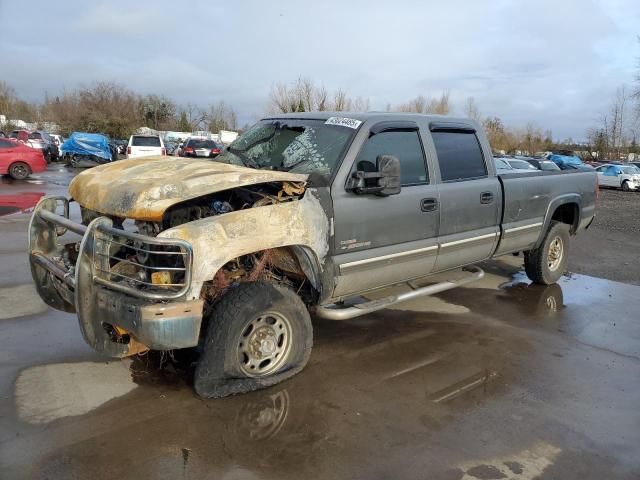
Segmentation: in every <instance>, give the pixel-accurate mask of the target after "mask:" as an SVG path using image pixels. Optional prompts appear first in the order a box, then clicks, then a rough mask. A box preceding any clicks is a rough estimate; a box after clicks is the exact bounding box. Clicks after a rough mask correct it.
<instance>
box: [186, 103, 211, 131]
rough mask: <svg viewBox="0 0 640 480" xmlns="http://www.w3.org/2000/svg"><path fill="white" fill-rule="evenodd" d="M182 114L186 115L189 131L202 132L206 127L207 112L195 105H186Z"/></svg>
mask: <svg viewBox="0 0 640 480" xmlns="http://www.w3.org/2000/svg"><path fill="white" fill-rule="evenodd" d="M184 112H185V113H186V114H187V121H188V122H189V125H190V126H191V131H194V130H204V129H205V128H206V127H207V118H208V117H207V112H205V111H204V110H202V109H201V108H200V107H198V106H197V105H194V104H193V103H187V105H186V106H185V108H184Z"/></svg>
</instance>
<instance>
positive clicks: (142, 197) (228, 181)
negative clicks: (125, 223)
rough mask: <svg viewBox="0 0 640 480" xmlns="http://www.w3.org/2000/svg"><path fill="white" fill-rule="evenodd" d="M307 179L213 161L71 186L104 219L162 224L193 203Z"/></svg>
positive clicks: (91, 177) (145, 167)
mask: <svg viewBox="0 0 640 480" xmlns="http://www.w3.org/2000/svg"><path fill="white" fill-rule="evenodd" d="M306 180H307V175H301V174H297V173H287V172H276V171H272V170H256V169H253V168H247V167H239V166H237V165H229V164H225V163H219V162H214V161H211V160H195V159H193V160H192V159H184V158H177V157H165V156H156V157H144V158H138V159H133V160H120V161H117V162H113V163H110V164H107V165H102V166H99V167H95V168H92V169H90V170H87V171H84V172H82V173H81V174H80V175H78V176H77V177H76V178H74V179H73V181H72V182H71V184H70V185H69V193H70V194H71V197H72V198H73V199H74V200H76V201H77V202H78V203H79V204H80V205H81V206H83V207H85V208H88V209H90V210H93V211H96V212H99V213H101V214H104V215H110V216H115V217H121V218H132V219H135V220H147V221H152V222H158V221H160V220H162V216H163V215H164V212H165V211H166V210H167V209H168V208H169V207H171V206H172V205H175V204H176V203H180V202H183V201H185V200H189V199H192V198H196V197H200V196H202V195H208V194H211V193H215V192H220V191H223V190H228V189H230V188H234V187H241V186H245V185H255V184H259V183H267V182H306Z"/></svg>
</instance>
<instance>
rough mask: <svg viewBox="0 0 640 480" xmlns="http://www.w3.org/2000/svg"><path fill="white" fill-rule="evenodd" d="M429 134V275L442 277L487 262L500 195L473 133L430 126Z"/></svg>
mask: <svg viewBox="0 0 640 480" xmlns="http://www.w3.org/2000/svg"><path fill="white" fill-rule="evenodd" d="M430 129H431V138H432V140H433V147H434V149H435V153H436V157H437V159H438V161H437V166H438V170H439V172H438V175H439V183H438V193H439V195H440V210H439V214H440V233H439V238H438V243H439V250H438V259H437V261H436V265H435V269H434V270H435V271H442V270H448V269H451V268H455V267H458V266H462V265H466V264H469V263H475V262H478V261H480V260H484V259H486V258H489V257H490V256H491V254H492V253H493V251H494V249H495V246H496V242H497V240H498V237H499V231H500V208H499V206H500V205H501V202H502V191H501V188H500V183H499V180H498V178H497V177H496V176H495V174H494V172H493V169H489V168H488V167H487V161H486V159H485V154H483V150H482V147H481V146H480V142H479V140H478V137H477V136H476V132H475V130H474V129H473V128H471V127H466V126H460V125H453V126H450V125H447V124H443V125H438V124H435V125H434V124H432V125H431V128H430ZM490 159H491V158H489V160H490Z"/></svg>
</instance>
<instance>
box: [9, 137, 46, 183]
mask: <svg viewBox="0 0 640 480" xmlns="http://www.w3.org/2000/svg"><path fill="white" fill-rule="evenodd" d="M46 169H47V162H46V160H45V159H44V155H43V154H42V150H38V149H36V148H31V147H28V146H27V145H25V144H24V143H20V142H17V141H14V140H10V139H8V138H0V174H1V175H7V174H8V175H10V176H11V177H12V178H14V179H16V180H24V179H25V178H27V177H28V176H29V175H30V174H31V173H39V172H44V171H45V170H46Z"/></svg>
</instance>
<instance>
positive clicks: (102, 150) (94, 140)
mask: <svg viewBox="0 0 640 480" xmlns="http://www.w3.org/2000/svg"><path fill="white" fill-rule="evenodd" d="M60 154H61V155H62V158H63V160H64V162H65V165H67V166H69V167H95V166H96V165H103V164H105V163H109V162H111V161H112V160H113V152H112V151H111V148H109V140H108V139H107V137H105V136H104V135H100V134H99V133H83V132H73V133H72V134H71V135H70V136H69V138H68V139H67V140H66V141H65V142H64V143H63V144H62V145H61V146H60Z"/></svg>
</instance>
